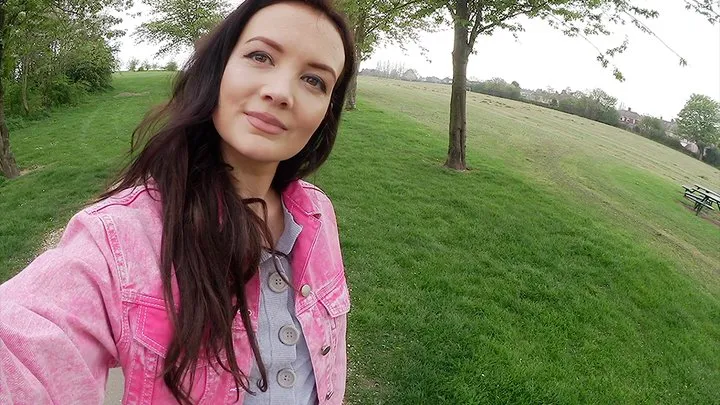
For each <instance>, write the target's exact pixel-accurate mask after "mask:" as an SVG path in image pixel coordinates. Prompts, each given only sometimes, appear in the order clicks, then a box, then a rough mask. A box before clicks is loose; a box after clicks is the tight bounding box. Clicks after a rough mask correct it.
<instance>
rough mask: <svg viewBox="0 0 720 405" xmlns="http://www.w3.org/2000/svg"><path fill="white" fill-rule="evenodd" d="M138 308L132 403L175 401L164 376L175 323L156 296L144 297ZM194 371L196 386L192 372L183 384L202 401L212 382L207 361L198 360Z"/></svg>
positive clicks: (196, 398) (130, 386) (129, 396)
mask: <svg viewBox="0 0 720 405" xmlns="http://www.w3.org/2000/svg"><path fill="white" fill-rule="evenodd" d="M135 309H136V311H133V312H134V314H135V315H136V316H137V319H136V320H135V322H136V323H135V324H136V328H135V333H134V335H133V341H134V342H135V344H133V346H135V347H134V348H133V349H132V350H131V367H130V370H129V371H130V375H129V379H130V381H128V382H127V383H126V386H129V390H130V391H132V393H133V395H128V398H130V399H134V401H129V403H137V404H159V403H174V402H176V401H175V399H174V397H173V396H172V393H171V392H170V389H169V388H168V387H167V385H166V384H165V381H164V379H163V378H162V376H161V373H162V370H163V368H164V366H165V358H166V354H167V350H168V347H169V346H170V341H171V339H172V337H173V330H172V324H171V321H170V316H169V314H168V312H167V310H166V309H165V306H164V301H163V300H162V299H159V298H154V297H140V298H139V299H138V301H137V303H136V308H135ZM194 374H195V375H194V378H193V379H192V387H191V384H190V381H191V379H190V378H191V373H190V372H188V373H187V374H186V376H185V379H184V380H183V382H182V387H183V389H184V390H185V391H186V392H187V390H188V388H190V398H191V399H192V402H193V403H202V401H203V399H204V397H205V393H206V390H207V384H208V363H207V361H206V360H203V359H200V360H199V361H198V364H197V367H196V368H195V373H194ZM126 375H127V374H126Z"/></svg>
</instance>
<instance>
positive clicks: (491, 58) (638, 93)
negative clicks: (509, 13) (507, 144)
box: [118, 0, 720, 121]
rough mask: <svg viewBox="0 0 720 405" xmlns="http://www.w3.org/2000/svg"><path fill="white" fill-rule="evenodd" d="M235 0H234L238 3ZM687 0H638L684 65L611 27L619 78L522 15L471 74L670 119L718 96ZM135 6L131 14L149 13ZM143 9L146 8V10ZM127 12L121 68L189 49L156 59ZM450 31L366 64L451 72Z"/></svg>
mask: <svg viewBox="0 0 720 405" xmlns="http://www.w3.org/2000/svg"><path fill="white" fill-rule="evenodd" d="M238 3H239V1H238V0H234V1H232V4H238ZM683 3H684V2H683V1H682V0H652V1H649V0H641V2H640V4H641V5H646V6H649V7H651V8H654V9H655V10H657V11H658V12H659V13H660V17H659V18H657V19H653V20H650V21H648V22H647V24H648V25H649V26H650V28H651V29H652V30H653V31H655V33H656V34H657V35H658V37H659V38H660V39H662V41H664V42H665V43H666V44H667V45H668V46H669V47H670V48H672V50H674V51H675V52H677V53H678V54H679V55H680V56H682V57H683V58H685V59H686V60H687V63H688V64H687V66H680V63H679V57H678V56H677V55H675V54H674V53H673V51H671V50H669V49H667V48H666V47H665V46H664V45H663V44H662V42H661V41H660V40H658V39H656V38H654V37H652V36H650V35H648V34H644V33H642V32H640V31H639V30H638V29H636V28H635V27H633V26H621V27H612V28H611V31H614V33H613V36H611V37H609V38H593V39H592V41H593V42H594V43H595V45H596V46H598V47H599V48H600V49H603V50H604V49H607V48H608V47H613V46H616V45H619V44H620V43H621V42H622V41H623V40H624V39H625V37H626V36H627V38H628V39H629V47H628V49H627V51H625V53H623V54H621V55H619V56H616V57H615V58H614V60H613V63H614V64H615V65H616V66H617V67H618V68H619V69H620V70H621V71H622V73H623V74H624V76H625V81H624V82H619V81H617V80H616V79H615V78H614V76H613V75H612V69H611V68H603V67H602V66H601V65H600V63H599V62H598V61H597V60H596V59H595V57H596V55H597V51H596V50H595V48H594V47H593V46H592V45H591V44H589V43H588V42H586V41H584V40H583V39H581V38H569V37H566V36H564V35H563V34H562V33H561V32H559V31H557V30H555V29H553V28H550V27H548V26H547V24H546V23H544V22H543V21H540V20H519V21H520V22H521V23H522V24H523V26H524V28H525V32H521V33H519V34H518V38H517V39H515V38H514V37H513V36H512V34H510V33H508V32H504V31H496V32H495V33H494V34H493V35H492V36H481V37H479V38H478V40H477V43H476V45H475V50H476V51H477V54H475V55H471V56H470V61H469V64H468V72H467V76H468V78H470V79H478V80H487V79H491V78H493V77H501V78H503V79H505V80H507V81H508V82H510V81H513V80H515V81H517V82H518V83H519V84H520V86H521V87H522V88H525V89H538V88H543V89H544V88H547V87H552V88H554V89H558V90H561V89H564V88H567V87H570V88H572V89H573V90H590V89H594V88H601V89H603V90H605V91H606V92H607V93H609V94H611V95H612V96H614V97H616V98H617V99H618V104H619V105H618V106H620V103H622V106H624V107H629V108H631V109H632V110H633V111H636V112H639V113H641V114H647V115H652V116H655V117H661V118H663V119H666V120H668V121H669V120H670V119H672V118H675V117H677V114H678V113H679V112H680V110H681V109H682V107H683V105H684V104H685V102H686V101H687V100H688V99H689V98H690V96H691V95H692V94H693V93H699V94H704V95H707V96H710V97H712V98H714V99H716V100H720V25H718V24H716V25H715V26H713V25H711V24H710V23H708V22H707V21H706V20H705V19H703V18H702V17H701V16H700V15H698V14H695V13H693V12H691V11H688V10H685V9H684V7H683ZM146 10H147V9H146V8H144V7H143V6H142V5H138V6H136V7H135V9H133V10H131V11H132V12H136V11H141V12H143V11H146ZM145 14H146V13H145ZM145 14H143V15H141V16H139V17H129V16H127V15H125V16H124V17H123V19H124V21H123V23H122V24H121V25H120V26H119V28H122V29H125V30H127V31H128V35H126V36H125V37H124V38H123V39H122V40H121V41H120V43H119V45H120V52H119V54H118V57H119V58H120V60H121V62H122V64H123V67H126V66H127V61H128V60H129V59H130V58H131V57H135V58H138V59H139V60H141V61H142V60H148V61H150V62H156V63H161V64H164V63H165V62H167V61H169V60H171V59H172V60H175V61H177V62H178V63H179V64H182V63H183V62H184V61H185V60H186V59H187V57H188V55H189V50H184V51H181V52H179V53H177V54H175V55H172V56H169V57H164V58H155V56H154V54H155V52H156V51H157V48H158V47H156V46H151V45H148V44H138V43H136V41H135V38H134V37H132V36H131V35H130V34H131V33H132V32H133V31H134V29H135V28H136V27H137V26H138V25H139V24H140V23H141V22H142V21H143V20H144V19H145V18H147V17H146V16H145ZM452 41H453V35H452V29H451V28H450V27H445V28H442V29H440V30H439V31H438V32H432V33H422V34H421V37H420V42H421V43H422V44H423V46H424V47H425V48H426V49H427V53H426V54H425V55H423V54H422V52H421V50H420V48H419V47H418V46H415V45H413V44H410V45H408V46H406V50H405V51H403V50H402V49H400V48H399V47H397V46H393V45H391V44H389V45H384V46H380V47H378V48H377V49H376V51H375V52H374V53H373V55H371V57H370V58H369V59H368V60H366V61H365V62H363V63H362V65H361V69H363V68H375V67H376V66H377V64H378V62H380V61H391V62H393V63H402V64H403V65H404V66H405V68H408V69H409V68H413V69H416V70H417V71H418V73H419V74H420V75H421V76H437V77H440V78H444V77H452V59H451V52H452Z"/></svg>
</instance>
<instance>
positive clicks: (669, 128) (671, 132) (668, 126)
mask: <svg viewBox="0 0 720 405" xmlns="http://www.w3.org/2000/svg"><path fill="white" fill-rule="evenodd" d="M663 124H664V125H665V132H666V133H667V134H668V136H673V137H677V131H678V126H677V121H675V119H674V118H673V119H672V120H671V121H669V122H668V121H665V120H663Z"/></svg>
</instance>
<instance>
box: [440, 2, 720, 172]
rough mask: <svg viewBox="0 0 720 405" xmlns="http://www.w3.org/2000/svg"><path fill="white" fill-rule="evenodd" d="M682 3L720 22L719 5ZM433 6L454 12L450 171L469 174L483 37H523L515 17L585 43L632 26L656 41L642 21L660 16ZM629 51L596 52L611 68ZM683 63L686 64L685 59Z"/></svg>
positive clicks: (598, 7) (623, 5) (628, 6)
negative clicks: (470, 115) (469, 88)
mask: <svg viewBox="0 0 720 405" xmlns="http://www.w3.org/2000/svg"><path fill="white" fill-rule="evenodd" d="M680 1H684V2H685V5H686V8H687V9H690V10H693V11H695V12H698V13H699V14H701V15H703V16H704V17H706V18H707V20H708V21H709V22H710V23H715V22H717V21H719V20H720V15H718V12H717V9H718V8H720V6H717V5H715V3H714V0H680ZM433 4H434V5H435V6H436V7H438V8H446V9H447V10H448V11H449V13H450V16H451V18H452V25H453V29H454V45H453V52H452V59H453V83H452V90H451V96H450V125H449V145H448V156H447V160H446V161H445V166H447V167H449V168H452V169H455V170H465V169H466V168H467V164H466V162H465V144H466V138H467V126H466V85H467V65H468V59H469V57H470V54H471V53H473V52H474V47H475V42H476V40H477V38H478V36H479V35H481V34H482V35H491V34H492V33H493V32H494V31H495V30H496V29H506V30H509V31H511V32H513V34H516V33H517V32H520V31H523V27H522V25H521V24H520V23H518V22H517V21H516V17H518V16H521V15H522V16H525V17H528V18H541V19H543V20H545V21H546V22H547V23H548V24H549V25H550V26H552V27H554V28H557V29H560V30H562V31H563V33H565V34H566V35H568V36H571V37H581V38H583V39H585V40H588V37H589V36H592V35H609V34H610V31H609V29H608V27H609V26H611V25H624V24H628V23H629V24H632V25H634V26H635V27H637V28H638V29H640V30H641V31H643V32H645V33H648V34H651V35H654V33H653V32H652V30H650V28H649V27H648V26H647V25H646V24H645V23H643V22H642V19H649V18H655V17H657V16H658V12H657V11H655V10H652V9H648V8H643V7H640V6H638V5H636V4H634V2H633V1H632V0H518V1H506V0H485V1H479V0H436V1H435V2H433ZM588 42H589V40H588ZM590 43H591V44H592V42H590ZM627 45H628V44H627V40H626V41H625V42H623V43H622V44H620V45H619V46H617V47H614V48H611V49H608V50H606V51H604V52H603V51H601V50H600V49H598V48H597V47H596V49H597V50H598V56H597V59H598V61H599V62H600V63H601V64H602V65H603V66H604V67H607V66H608V65H609V64H610V59H611V58H612V57H614V56H615V55H616V54H618V53H621V52H623V51H625V50H626V49H627ZM593 46H595V45H593ZM680 63H681V64H686V62H685V60H684V59H682V58H680ZM613 74H614V75H615V77H616V78H617V79H618V80H623V76H622V73H621V72H620V70H619V69H618V68H617V67H613Z"/></svg>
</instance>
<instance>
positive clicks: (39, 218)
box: [0, 72, 171, 281]
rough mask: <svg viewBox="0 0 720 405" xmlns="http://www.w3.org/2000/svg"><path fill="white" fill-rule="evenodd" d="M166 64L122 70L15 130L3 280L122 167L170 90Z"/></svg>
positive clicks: (0, 258) (1, 203) (1, 198)
mask: <svg viewBox="0 0 720 405" xmlns="http://www.w3.org/2000/svg"><path fill="white" fill-rule="evenodd" d="M170 81H171V76H170V75H168V74H167V73H163V72H146V73H143V74H130V73H120V74H117V75H116V76H115V81H114V87H115V88H114V89H113V90H111V91H108V92H106V93H102V94H97V95H93V96H91V97H90V98H89V99H88V100H87V101H86V102H84V103H83V104H82V105H80V106H77V107H69V108H62V109H59V110H57V111H54V112H53V113H51V115H50V117H49V118H48V119H45V120H42V121H38V122H35V123H30V124H28V125H27V126H26V127H25V128H22V129H18V130H15V131H13V132H12V133H11V134H10V137H11V145H12V150H13V152H14V154H15V158H16V160H17V161H18V164H19V165H20V169H21V170H27V171H29V173H28V174H25V175H23V176H21V177H20V178H19V179H16V180H13V181H7V180H6V179H5V178H3V177H0V281H2V280H5V279H6V278H8V277H10V276H11V275H12V274H14V272H16V271H18V270H20V268H22V267H24V265H26V264H27V263H28V262H29V260H30V259H31V258H32V256H33V255H34V254H35V253H36V252H37V250H38V249H39V247H40V246H41V244H42V241H43V239H44V237H45V234H46V233H47V232H49V231H51V230H54V229H58V228H61V227H63V226H64V225H65V224H66V223H67V221H68V220H69V218H70V217H71V216H72V214H74V213H75V212H76V211H77V210H78V209H79V207H80V205H81V204H82V203H83V202H85V201H87V200H89V199H92V198H94V197H96V196H97V195H98V193H99V192H100V191H101V190H102V189H103V187H105V186H106V185H107V181H108V178H109V176H111V175H113V174H114V173H115V171H116V170H117V169H118V168H119V167H120V165H121V163H122V162H123V161H124V160H123V159H124V158H125V156H126V153H127V151H128V148H129V146H130V134H131V133H132V131H133V129H134V128H135V126H136V125H137V124H138V123H139V122H140V120H141V119H142V117H143V114H144V113H145V111H146V110H147V109H148V108H149V107H150V106H152V105H154V104H157V103H160V102H162V101H163V100H164V99H166V98H167V96H168V94H169V83H170Z"/></svg>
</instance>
